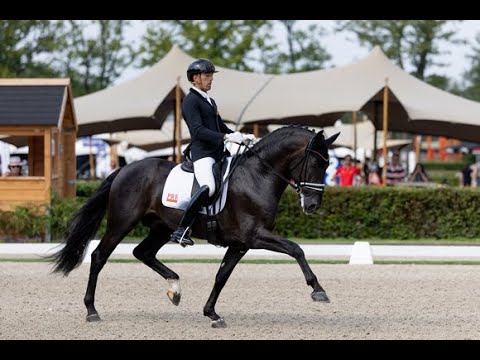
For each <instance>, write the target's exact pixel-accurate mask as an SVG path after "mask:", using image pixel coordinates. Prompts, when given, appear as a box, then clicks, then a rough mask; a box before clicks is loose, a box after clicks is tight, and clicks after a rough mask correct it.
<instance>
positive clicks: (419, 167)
mask: <svg viewBox="0 0 480 360" xmlns="http://www.w3.org/2000/svg"><path fill="white" fill-rule="evenodd" d="M408 181H412V182H429V181H430V179H429V178H428V175H427V173H426V172H425V168H424V166H423V164H421V163H417V164H416V165H415V169H413V172H412V173H411V174H410V176H409V177H408Z"/></svg>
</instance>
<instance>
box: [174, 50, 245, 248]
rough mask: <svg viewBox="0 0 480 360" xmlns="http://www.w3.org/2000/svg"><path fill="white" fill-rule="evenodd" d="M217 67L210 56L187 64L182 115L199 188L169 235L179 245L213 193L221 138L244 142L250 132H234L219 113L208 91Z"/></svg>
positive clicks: (187, 239)
mask: <svg viewBox="0 0 480 360" xmlns="http://www.w3.org/2000/svg"><path fill="white" fill-rule="evenodd" d="M216 72H218V71H216V70H215V66H214V65H213V63H212V62H211V61H210V60H207V59H198V60H195V61H194V62H193V63H191V64H190V66H189V67H188V70H187V79H188V81H190V82H191V83H192V85H193V86H192V87H191V88H190V92H189V93H188V94H187V95H186V96H185V98H184V99H183V103H182V112H183V118H184V119H185V122H186V123H187V126H188V129H189V131H190V136H191V144H192V145H191V158H192V161H193V168H194V173H195V178H196V179H197V181H198V184H199V185H200V189H199V190H198V191H197V192H196V193H195V194H194V195H193V196H192V199H191V200H190V203H189V204H188V205H187V208H186V209H185V212H184V214H183V217H182V219H181V220H180V224H179V225H178V227H177V229H176V230H175V231H174V232H173V234H172V235H171V237H170V240H171V241H174V242H178V243H179V244H181V245H182V246H187V245H193V244H194V243H193V240H192V239H191V238H190V233H191V227H192V225H193V223H194V221H195V219H196V217H197V214H198V212H199V210H200V208H201V207H202V206H203V205H204V204H205V203H206V202H207V200H208V198H209V197H210V196H212V195H213V194H214V193H215V180H214V177H213V172H212V167H213V165H214V164H215V163H216V162H217V161H219V160H220V159H221V158H222V156H223V154H224V141H229V142H234V143H237V144H241V143H243V142H244V141H245V140H247V139H249V140H250V139H252V137H251V136H252V135H243V134H241V133H240V132H238V131H235V132H233V131H232V130H230V129H229V128H228V127H227V126H226V125H225V124H224V122H223V120H222V118H221V117H220V115H219V113H218V110H217V105H216V104H215V101H214V100H213V99H212V98H210V97H209V96H208V94H207V91H209V90H210V89H211V87H212V81H213V74H214V73H216Z"/></svg>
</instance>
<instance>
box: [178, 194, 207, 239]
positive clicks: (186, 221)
mask: <svg viewBox="0 0 480 360" xmlns="http://www.w3.org/2000/svg"><path fill="white" fill-rule="evenodd" d="M208 191H209V187H208V186H207V185H203V186H202V187H201V188H200V189H199V190H198V191H197V192H196V193H195V195H193V197H192V199H191V200H190V203H189V204H188V206H187V208H186V209H185V212H184V213H183V217H182V220H180V224H179V225H178V227H177V230H175V231H174V232H173V234H172V235H171V236H170V241H173V242H177V243H179V244H180V245H182V246H183V247H185V246H188V245H193V244H194V242H193V240H192V239H191V238H190V234H191V232H192V229H191V228H192V225H193V223H194V222H195V219H196V218H197V215H198V212H199V211H200V208H201V207H202V206H203V205H204V204H206V203H207V200H208Z"/></svg>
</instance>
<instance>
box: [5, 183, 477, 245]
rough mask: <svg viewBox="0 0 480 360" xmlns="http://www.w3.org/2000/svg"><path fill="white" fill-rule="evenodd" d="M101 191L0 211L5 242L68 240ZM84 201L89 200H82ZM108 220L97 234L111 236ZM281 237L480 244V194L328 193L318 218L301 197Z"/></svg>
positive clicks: (286, 215)
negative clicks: (74, 219)
mask: <svg viewBox="0 0 480 360" xmlns="http://www.w3.org/2000/svg"><path fill="white" fill-rule="evenodd" d="M98 185H99V182H97V183H96V186H93V185H92V183H88V185H85V186H83V185H82V184H81V183H79V186H78V187H77V188H78V190H77V194H78V195H79V196H78V197H77V198H76V199H75V200H72V199H69V200H66V199H62V200H60V199H57V198H55V197H54V198H53V201H52V204H53V206H52V208H51V209H50V211H49V213H47V214H46V215H44V216H38V215H35V211H34V209H30V208H28V207H19V208H17V210H16V211H15V212H8V213H7V212H1V211H0V240H2V239H3V240H4V241H15V240H16V239H17V240H18V239H20V240H22V239H24V238H29V239H31V240H35V239H37V240H41V239H44V237H45V234H46V233H50V236H51V240H52V241H57V240H58V241H60V240H62V239H63V234H64V231H65V226H66V224H67V221H68V219H69V218H70V217H71V216H72V214H73V213H74V212H75V211H77V210H78V209H79V208H80V207H81V206H82V205H83V203H84V202H85V201H86V199H87V198H88V197H89V196H90V195H91V193H92V192H93V191H94V190H95V189H96V187H97V186H98ZM80 195H83V196H80ZM105 225H106V218H105V219H104V220H103V222H102V225H101V227H100V229H99V231H98V233H97V237H98V238H100V237H101V236H102V235H103V234H104V233H105ZM147 232H148V229H147V228H146V227H144V226H142V225H137V226H136V227H135V228H134V229H133V230H132V231H131V232H130V234H129V235H128V236H129V237H135V238H143V237H145V236H146V235H147ZM276 232H277V233H278V234H280V235H282V236H284V237H287V238H291V237H297V238H308V239H315V238H352V239H415V238H438V239H440V238H449V239H451V238H456V237H463V238H480V191H479V190H478V189H471V188H440V189H425V188H403V187H402V188H390V187H387V188H377V187H355V188H340V187H328V188H327V189H326V191H325V193H324V195H323V203H322V206H321V208H320V209H319V210H317V211H316V212H315V213H314V214H312V215H310V216H307V215H304V214H303V213H302V211H301V209H300V206H299V200H298V196H297V195H296V193H295V192H294V191H293V190H291V189H290V188H288V189H287V191H286V192H285V194H284V195H283V197H282V199H281V201H280V203H279V209H278V214H277V222H276Z"/></svg>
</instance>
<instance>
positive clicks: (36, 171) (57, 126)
mask: <svg viewBox="0 0 480 360" xmlns="http://www.w3.org/2000/svg"><path fill="white" fill-rule="evenodd" d="M77 130H78V128H77V120H76V115H75V109H74V104H73V95H72V89H71V86H70V80H69V79H0V140H1V137H2V136H13V137H19V138H23V139H24V140H25V141H26V142H27V143H28V147H29V152H28V175H27V176H21V177H13V176H11V177H4V176H3V177H0V210H13V209H14V208H15V206H17V205H20V204H35V205H40V206H49V205H50V202H51V194H52V191H54V192H55V193H56V194H57V195H58V196H59V197H74V196H75V193H76V186H75V177H76V159H75V141H76V137H77Z"/></svg>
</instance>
